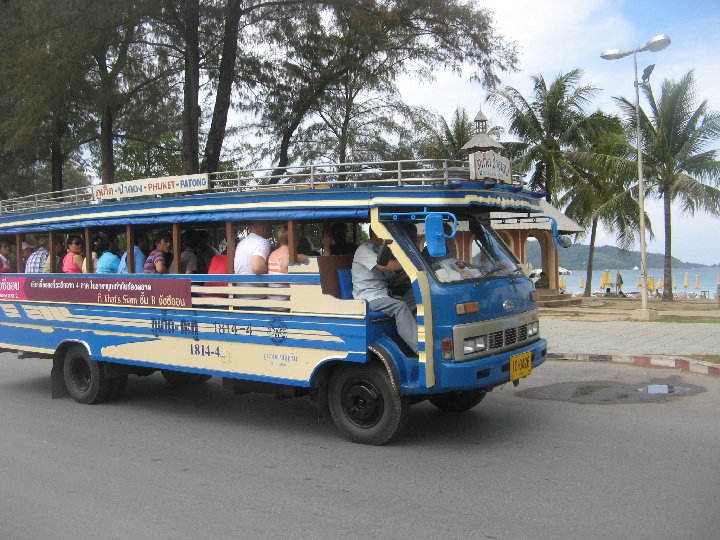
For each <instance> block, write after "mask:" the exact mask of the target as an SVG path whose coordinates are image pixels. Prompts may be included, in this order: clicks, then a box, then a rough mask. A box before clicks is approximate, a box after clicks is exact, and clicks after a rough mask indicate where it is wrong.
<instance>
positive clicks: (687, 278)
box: [683, 272, 690, 289]
mask: <svg viewBox="0 0 720 540" xmlns="http://www.w3.org/2000/svg"><path fill="white" fill-rule="evenodd" d="M689 286H690V274H689V273H688V272H685V279H683V289H687V288H688V287H689Z"/></svg>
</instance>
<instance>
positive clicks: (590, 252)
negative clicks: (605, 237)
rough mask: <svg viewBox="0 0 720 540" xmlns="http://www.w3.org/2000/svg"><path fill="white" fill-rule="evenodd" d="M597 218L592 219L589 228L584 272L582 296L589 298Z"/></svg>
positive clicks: (590, 294)
mask: <svg viewBox="0 0 720 540" xmlns="http://www.w3.org/2000/svg"><path fill="white" fill-rule="evenodd" d="M597 225H598V220H597V218H595V219H593V221H592V227H591V228H590V249H588V263H587V273H586V274H585V290H584V291H583V296H585V297H587V298H589V297H591V296H592V273H593V257H594V256H595V239H596V236H597Z"/></svg>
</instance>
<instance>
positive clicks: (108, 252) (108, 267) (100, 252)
mask: <svg viewBox="0 0 720 540" xmlns="http://www.w3.org/2000/svg"><path fill="white" fill-rule="evenodd" d="M113 248H114V249H115V250H117V238H116V237H111V236H110V235H109V234H107V233H104V232H102V233H100V234H97V235H95V237H94V238H93V242H92V249H93V253H95V256H96V257H97V264H96V265H95V271H96V272H97V273H98V274H114V273H116V272H117V271H118V266H119V265H120V257H118V256H117V254H116V253H113Z"/></svg>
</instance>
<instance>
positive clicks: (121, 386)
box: [107, 375, 128, 401]
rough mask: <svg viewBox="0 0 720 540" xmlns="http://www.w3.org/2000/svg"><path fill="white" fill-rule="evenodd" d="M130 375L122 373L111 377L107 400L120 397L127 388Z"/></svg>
mask: <svg viewBox="0 0 720 540" xmlns="http://www.w3.org/2000/svg"><path fill="white" fill-rule="evenodd" d="M127 382H128V376H127V375H120V376H119V377H114V378H112V379H110V389H109V390H108V395H107V401H112V400H114V399H117V398H119V397H120V396H122V395H123V392H125V388H127Z"/></svg>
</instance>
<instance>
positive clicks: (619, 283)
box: [615, 270, 623, 289]
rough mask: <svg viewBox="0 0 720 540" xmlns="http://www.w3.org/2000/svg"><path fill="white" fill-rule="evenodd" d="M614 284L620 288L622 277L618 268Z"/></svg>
mask: <svg viewBox="0 0 720 540" xmlns="http://www.w3.org/2000/svg"><path fill="white" fill-rule="evenodd" d="M615 285H617V288H618V289H622V286H623V278H622V274H621V273H620V270H618V273H617V274H616V275H615Z"/></svg>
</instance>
